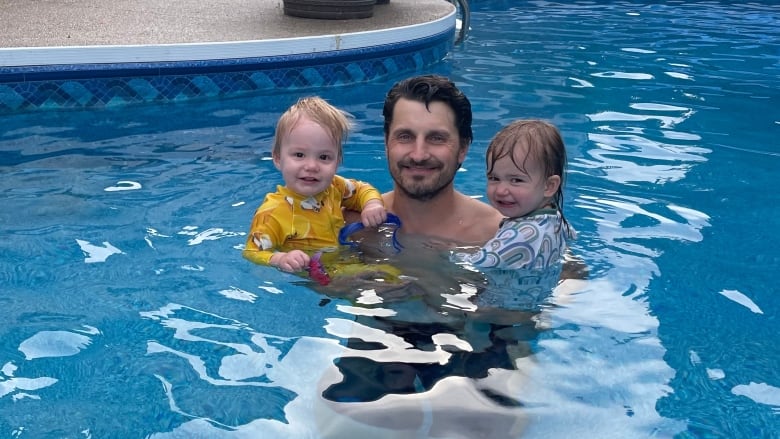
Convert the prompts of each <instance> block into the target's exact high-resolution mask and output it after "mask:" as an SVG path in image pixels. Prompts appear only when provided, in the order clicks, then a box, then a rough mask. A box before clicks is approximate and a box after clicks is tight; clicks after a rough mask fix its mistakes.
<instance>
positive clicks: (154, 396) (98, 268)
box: [0, 1, 780, 438]
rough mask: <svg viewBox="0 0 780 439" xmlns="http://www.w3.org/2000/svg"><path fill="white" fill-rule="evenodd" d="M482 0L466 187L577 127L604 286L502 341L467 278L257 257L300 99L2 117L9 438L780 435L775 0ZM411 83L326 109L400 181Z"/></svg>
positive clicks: (385, 183)
mask: <svg viewBox="0 0 780 439" xmlns="http://www.w3.org/2000/svg"><path fill="white" fill-rule="evenodd" d="M472 9H473V15H472V20H471V25H472V30H471V32H470V34H469V37H468V39H467V40H466V41H465V43H463V44H462V45H459V46H457V47H456V48H455V49H454V51H453V53H452V55H451V57H450V58H449V59H447V60H446V61H445V62H443V63H442V64H441V65H439V66H437V67H436V68H435V69H434V70H433V71H435V72H438V73H443V74H447V75H449V76H451V77H452V79H454V80H455V81H456V82H457V83H458V84H459V85H461V86H462V87H463V89H464V90H465V91H466V93H467V94H468V96H469V97H470V98H471V99H472V102H473V104H474V108H475V137H476V139H475V143H474V145H473V147H472V150H471V152H470V155H469V158H468V160H467V161H466V163H465V164H464V170H463V172H461V173H460V174H459V175H458V177H457V180H456V182H457V186H458V188H459V189H460V190H462V191H464V192H466V193H468V194H471V195H475V196H482V195H483V194H484V187H485V179H484V175H483V154H484V151H485V147H486V145H487V143H488V141H489V139H490V137H491V136H492V135H493V134H494V133H495V132H496V131H497V130H498V129H499V128H500V127H501V126H502V125H503V124H506V123H508V122H509V121H511V120H513V119H515V118H521V117H540V118H545V119H549V120H551V121H553V122H554V123H556V124H557V125H558V126H559V127H560V129H561V130H562V132H563V134H564V137H565V141H566V144H567V148H568V152H569V175H568V178H569V180H568V184H567V187H566V202H565V204H566V206H565V212H566V214H567V216H568V218H569V220H570V221H571V223H572V224H573V225H574V227H575V228H576V229H577V230H578V232H579V239H578V240H577V241H575V242H574V243H573V246H572V250H573V253H574V254H575V255H577V256H578V257H579V258H581V259H582V260H583V261H584V262H585V264H586V265H587V267H588V270H589V276H588V278H587V279H584V280H576V281H567V282H564V283H563V284H562V285H561V286H560V287H559V288H558V289H556V291H555V292H554V294H553V296H552V297H550V298H549V299H548V300H547V304H546V305H545V306H543V307H542V308H541V310H538V312H536V313H533V315H530V316H526V317H523V318H520V317H518V321H521V322H522V324H519V325H515V326H507V325H498V324H496V321H493V320H490V319H487V321H485V320H480V319H475V318H474V315H475V313H474V307H473V305H471V302H469V301H468V300H467V299H468V298H469V297H470V296H471V295H473V294H474V285H472V284H470V283H469V281H468V280H464V279H462V278H459V277H458V275H453V273H452V272H450V271H449V270H450V268H446V267H443V266H442V264H439V265H438V267H439V268H430V267H428V268H430V270H429V271H430V275H429V276H423V277H424V279H422V280H421V282H422V283H424V284H425V285H427V286H428V293H427V294H428V295H427V296H425V297H423V296H421V295H412V296H408V297H406V296H404V295H403V294H399V293H397V292H394V291H392V290H388V291H385V292H383V291H378V292H377V294H373V295H372V294H371V293H370V291H368V292H367V289H366V288H358V287H354V288H350V287H349V286H342V287H341V290H338V291H331V292H327V291H317V290H315V289H313V288H312V287H311V285H309V284H307V283H305V282H300V279H299V278H297V277H295V276H293V275H289V274H283V273H280V272H277V271H276V270H274V269H271V268H267V267H259V266H254V265H252V264H251V263H249V262H247V261H245V260H243V259H242V258H241V254H240V253H241V252H240V250H241V248H242V245H243V242H244V240H245V232H246V230H247V228H248V226H249V221H250V219H251V216H252V213H253V211H254V209H255V208H256V206H257V205H258V203H259V202H260V201H261V199H262V197H263V194H264V193H265V192H267V191H270V190H272V189H273V188H274V187H275V185H276V184H278V183H279V182H280V176H279V174H278V172H277V171H276V170H275V169H274V167H273V165H272V163H271V161H270V160H269V159H268V158H269V150H270V142H271V137H272V129H273V124H274V122H275V120H276V118H277V117H278V115H279V113H280V112H281V111H283V109H284V108H285V107H287V106H288V105H289V104H290V103H292V102H293V101H294V100H295V99H296V98H297V97H298V95H293V94H279V95H273V96H259V97H248V98H237V99H231V100H223V101H220V102H198V103H189V104H182V105H171V106H152V107H135V108H119V109H113V110H100V111H83V112H82V111H79V112H67V111H63V112H49V113H36V114H26V115H15V116H8V117H4V119H3V121H2V126H0V188H1V191H2V209H0V225H2V230H3V238H4V239H3V240H2V241H0V252H1V253H0V255H1V257H0V285H2V289H1V290H0V308H1V309H2V318H1V319H0V437H14V438H17V437H18V438H65V437H67V438H77V437H84V438H104V437H122V438H130V437H139V438H140V437H154V438H168V437H176V438H178V437H182V438H184V437H186V438H189V437H224V438H233V437H236V438H239V437H242V438H243V437H263V438H325V437H328V438H330V437H339V438H341V437H369V436H373V437H397V438H410V437H419V438H427V437H431V438H433V437H436V438H473V437H491V438H520V437H523V438H564V437H583V438H636V437H680V438H772V437H778V435H780V367H778V365H779V364H780V347H779V345H778V343H777V334H778V333H780V319H778V309H779V308H780V306H779V304H780V299H778V287H777V282H776V280H775V277H776V275H777V272H778V271H777V270H778V267H780V258H778V253H777V249H778V247H779V246H780V240H779V239H778V234H777V232H776V231H777V230H778V228H780V221H779V220H778V217H780V210H778V209H779V208H778V201H780V198H778V196H777V192H776V190H775V189H776V186H777V181H778V180H777V173H776V170H777V169H778V167H779V166H780V145H778V141H777V139H778V138H780V115H779V113H778V110H777V108H778V103H780V91H778V90H780V79H779V78H780V6H774V5H772V4H771V2H751V3H747V4H736V3H733V2H720V1H709V2H665V4H661V5H659V4H655V2H609V3H607V2H604V3H601V2H579V1H575V2H566V3H565V4H564V3H549V2H515V1H480V2H473V4H472ZM397 79H399V78H388V80H387V81H386V82H385V83H372V84H369V85H365V86H360V87H349V88H343V89H329V90H313V91H307V92H305V93H302V94H309V93H319V94H322V95H323V96H325V97H326V98H328V99H330V100H332V101H333V102H334V103H336V104H338V105H340V106H341V107H343V108H344V109H346V110H348V111H350V112H351V113H352V114H354V115H355V116H356V118H357V121H358V122H359V126H358V128H357V131H356V132H355V133H354V134H353V135H352V136H351V137H350V140H349V143H348V145H347V154H346V157H345V163H344V165H343V167H342V168H341V170H340V173H341V174H344V175H347V176H351V177H355V178H361V179H365V180H368V181H370V182H372V183H374V184H375V185H376V186H378V187H379V188H380V189H381V190H388V189H389V188H390V185H391V182H390V179H389V177H388V176H387V173H386V168H385V164H384V161H383V156H384V152H383V142H382V133H381V105H382V100H383V95H384V93H385V92H386V90H387V88H388V87H389V85H390V84H391V83H392V82H394V81H395V80H397ZM407 244H412V245H413V244H414V243H409V242H408V241H407ZM414 253H422V254H423V257H424V252H421V251H420V252H417V251H415V252H414ZM407 254H411V252H407ZM417 256H419V255H418V254H415V257H417ZM401 257H403V253H402V255H401ZM429 261H430V260H429ZM445 265H446V264H445ZM416 266H417V267H418V268H420V265H416ZM442 267H443V268H442ZM428 268H426V269H428ZM437 270H438V271H439V272H437ZM361 291H362V294H361ZM383 294H384V296H383Z"/></svg>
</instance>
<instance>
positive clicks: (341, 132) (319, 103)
mask: <svg viewBox="0 0 780 439" xmlns="http://www.w3.org/2000/svg"><path fill="white" fill-rule="evenodd" d="M302 117H306V118H308V119H310V120H311V121H312V122H314V123H316V124H317V125H319V126H321V127H322V128H324V129H325V131H327V132H328V133H329V134H330V138H331V139H332V140H333V141H335V142H336V143H337V144H338V145H339V148H338V154H339V156H338V161H339V163H341V160H342V159H343V157H344V151H343V149H344V143H345V142H346V141H347V136H348V135H349V131H350V130H351V129H352V120H351V119H352V115H351V114H349V113H347V112H346V111H343V110H340V109H338V108H336V107H334V106H333V105H331V104H329V103H328V102H327V101H326V100H325V99H322V98H321V97H318V96H310V97H305V98H301V99H298V102H296V103H295V104H293V105H292V106H291V107H290V108H288V109H287V111H285V112H284V113H283V114H282V115H281V116H280V117H279V121H278V122H277V123H276V132H275V133H274V149H273V156H274V157H279V155H280V154H281V149H282V140H283V139H284V136H286V135H287V134H289V133H290V131H292V129H293V128H294V127H295V125H296V124H297V123H298V121H300V120H301V118H302Z"/></svg>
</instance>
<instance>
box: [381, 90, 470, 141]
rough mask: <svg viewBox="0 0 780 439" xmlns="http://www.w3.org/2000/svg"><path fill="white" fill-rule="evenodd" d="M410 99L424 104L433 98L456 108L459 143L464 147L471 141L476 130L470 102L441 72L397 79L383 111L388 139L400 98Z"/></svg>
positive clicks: (426, 105)
mask: <svg viewBox="0 0 780 439" xmlns="http://www.w3.org/2000/svg"><path fill="white" fill-rule="evenodd" d="M401 98H403V99H409V100H412V101H417V102H422V103H423V104H425V108H428V105H429V104H430V103H431V102H436V101H439V102H443V103H445V104H447V105H448V106H449V107H450V108H452V111H453V112H455V125H456V127H457V128H458V136H459V137H460V146H461V148H464V147H466V146H468V145H469V144H471V141H472V140H473V138H474V134H473V133H472V131H471V120H472V115H471V102H469V100H468V98H467V97H466V95H464V94H463V92H461V91H460V89H458V87H456V86H455V84H454V83H453V82H452V81H450V80H449V79H448V78H446V77H444V76H440V75H422V76H414V77H411V78H408V79H404V80H403V81H399V82H397V83H396V84H395V85H394V86H393V87H392V88H391V89H390V91H388V92H387V96H386V97H385V105H384V108H383V109H382V115H383V116H384V118H385V125H384V130H385V139H387V136H388V134H389V130H390V124H392V122H393V110H394V109H395V104H396V103H397V102H398V100H399V99H401Z"/></svg>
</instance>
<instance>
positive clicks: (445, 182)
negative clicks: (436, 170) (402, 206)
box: [391, 166, 455, 201]
mask: <svg viewBox="0 0 780 439" xmlns="http://www.w3.org/2000/svg"><path fill="white" fill-rule="evenodd" d="M399 168H400V166H399ZM399 168H396V169H397V170H398V169H399ZM398 173H400V171H399V172H398ZM391 176H392V177H393V181H395V187H396V188H397V189H398V190H399V191H400V192H402V193H403V194H404V195H406V196H407V197H409V198H411V199H413V200H417V201H430V200H432V199H434V198H436V196H437V195H439V194H440V193H441V192H442V191H443V190H444V189H445V188H446V187H447V186H449V185H450V184H452V182H453V180H455V172H453V173H452V174H451V175H442V176H441V178H440V179H438V180H436V181H435V182H434V183H433V184H432V185H426V184H423V183H421V182H420V183H418V182H417V181H415V180H412V181H411V184H410V185H404V184H403V183H402V181H401V179H400V178H398V177H396V175H395V174H393V173H391Z"/></svg>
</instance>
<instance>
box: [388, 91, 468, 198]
mask: <svg viewBox="0 0 780 439" xmlns="http://www.w3.org/2000/svg"><path fill="white" fill-rule="evenodd" d="M385 147H386V150H387V162H388V166H389V169H390V175H391V176H392V177H393V180H394V181H395V186H396V189H398V190H400V191H402V192H404V193H405V194H406V195H408V196H409V197H411V198H413V199H416V200H421V201H426V200H430V199H432V198H434V197H435V196H436V195H437V194H439V193H440V192H441V191H442V190H444V189H446V188H448V187H451V185H452V181H453V180H454V178H455V173H456V172H457V171H458V168H459V167H460V164H461V163H463V160H464V159H465V158H466V152H468V147H466V148H461V147H460V137H459V136H458V129H457V127H456V126H455V113H454V112H453V111H452V109H451V108H450V107H449V106H448V105H447V104H445V103H443V102H431V103H430V105H429V106H428V108H427V109H426V108H425V104H424V103H422V102H418V101H413V100H408V99H399V100H398V102H397V103H396V105H395V108H394V109H393V121H392V123H391V125H390V127H389V129H388V135H387V141H386V145H385Z"/></svg>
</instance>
